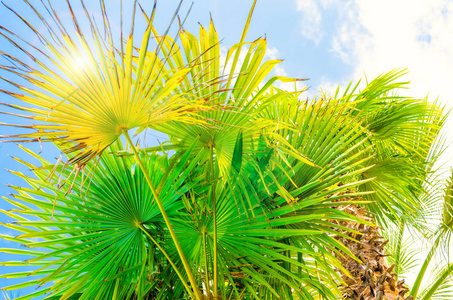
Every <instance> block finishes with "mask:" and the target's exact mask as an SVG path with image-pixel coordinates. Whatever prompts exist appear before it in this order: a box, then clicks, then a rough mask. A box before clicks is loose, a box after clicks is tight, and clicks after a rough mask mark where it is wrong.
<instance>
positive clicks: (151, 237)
mask: <svg viewBox="0 0 453 300" xmlns="http://www.w3.org/2000/svg"><path fill="white" fill-rule="evenodd" d="M138 226H139V228H140V229H141V230H142V231H143V233H144V234H146V236H148V237H149V238H150V240H151V241H152V242H153V243H154V244H155V245H156V247H157V248H159V250H160V251H161V252H162V254H163V255H165V257H166V258H167V260H168V262H169V263H170V265H171V266H172V267H173V269H174V270H175V272H176V274H178V277H179V278H180V279H181V282H182V284H183V285H184V287H185V288H186V290H187V292H188V293H189V295H190V296H191V297H192V298H195V297H194V295H193V293H192V290H191V289H190V286H189V285H188V284H187V281H186V280H185V278H184V276H183V275H182V274H181V272H180V271H179V269H178V267H176V265H175V263H174V262H173V260H172V259H171V258H170V256H169V255H168V253H167V252H166V251H165V250H164V248H162V247H161V245H159V243H158V242H157V241H156V240H155V239H154V238H153V236H152V235H151V234H150V233H149V232H148V230H146V228H145V226H143V224H139V225H138Z"/></svg>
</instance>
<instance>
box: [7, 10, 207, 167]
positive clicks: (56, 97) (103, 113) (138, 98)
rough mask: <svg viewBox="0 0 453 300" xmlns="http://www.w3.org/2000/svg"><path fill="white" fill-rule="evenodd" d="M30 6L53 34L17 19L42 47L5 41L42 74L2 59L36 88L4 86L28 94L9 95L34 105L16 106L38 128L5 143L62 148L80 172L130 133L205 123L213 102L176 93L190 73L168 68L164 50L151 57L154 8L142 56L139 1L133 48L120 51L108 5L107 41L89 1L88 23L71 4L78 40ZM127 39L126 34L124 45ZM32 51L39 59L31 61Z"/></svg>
mask: <svg viewBox="0 0 453 300" xmlns="http://www.w3.org/2000/svg"><path fill="white" fill-rule="evenodd" d="M26 2H27V4H28V5H29V6H30V7H31V9H32V10H33V11H34V12H35V14H36V16H37V17H38V18H39V20H41V23H42V24H41V26H44V27H45V28H46V29H47V31H48V33H49V34H48V35H45V34H44V33H41V32H42V31H38V30H37V29H36V25H35V26H34V25H32V24H31V23H30V22H28V21H27V20H26V19H25V18H24V17H22V16H21V15H20V14H19V13H16V12H14V11H13V12H14V13H16V15H17V16H18V17H19V18H21V20H22V21H23V22H24V23H25V24H26V25H27V26H28V27H29V28H30V29H31V30H32V31H33V33H34V34H35V35H36V36H37V38H38V39H39V41H40V42H41V46H39V45H32V44H30V43H29V42H27V41H25V40H23V39H21V38H20V37H19V36H17V35H16V34H14V33H13V32H12V31H10V30H8V29H6V28H4V27H1V31H0V34H1V35H2V36H3V37H4V38H5V39H6V40H8V41H9V42H11V43H12V44H13V45H14V46H15V47H16V48H17V50H20V51H19V52H24V53H25V54H26V55H27V56H28V57H30V58H31V59H32V61H33V62H34V64H35V65H36V66H37V67H34V66H30V65H27V64H25V63H24V62H23V61H21V60H20V59H19V58H16V57H14V56H13V55H10V54H6V53H2V54H3V55H4V56H7V57H8V58H9V59H10V61H13V62H14V63H15V64H14V65H15V66H3V67H2V69H3V70H6V71H9V72H11V73H13V74H17V75H19V76H21V77H22V78H23V79H25V80H26V81H28V82H30V83H31V84H32V87H28V86H23V85H20V84H18V83H16V82H13V81H11V80H8V79H6V78H3V79H4V80H6V81H7V82H9V83H11V84H12V85H14V86H15V87H17V88H18V89H19V90H21V91H22V92H24V93H23V94H20V93H15V92H11V91H7V90H3V92H4V93H7V94H9V95H12V96H14V97H15V98H16V99H19V100H21V101H23V102H25V103H28V104H30V105H31V107H25V106H23V105H9V106H11V107H14V108H17V109H20V110H24V111H26V112H29V113H31V114H33V115H31V116H22V117H26V118H28V119H31V120H33V121H35V122H37V124H36V125H30V126H29V125H17V126H20V127H25V128H30V129H34V130H35V132H32V133H25V134H18V135H7V136H3V138H11V139H12V140H13V141H20V140H24V139H25V140H40V141H46V140H51V141H56V142H58V143H59V144H60V146H61V147H63V149H64V150H65V151H66V152H71V153H75V155H74V156H73V157H72V158H71V163H73V164H78V165H79V167H81V166H83V165H85V164H86V163H87V162H88V161H90V160H91V159H93V158H94V157H96V156H98V155H100V154H101V153H102V152H103V151H104V150H105V148H107V147H108V146H109V145H110V144H111V143H113V142H114V141H115V140H116V139H117V138H118V137H119V136H120V135H122V134H123V132H124V131H127V130H129V129H133V128H142V129H143V128H147V127H149V126H151V125H156V124H159V123H164V122H169V121H176V120H177V121H180V122H183V123H185V122H186V123H196V124H203V123H205V121H203V120H202V119H200V118H197V117H196V116H197V112H199V111H201V110H207V109H210V107H209V105H208V104H207V103H206V101H205V100H204V99H202V98H196V97H194V95H193V94H191V95H188V94H186V95H184V96H183V95H181V94H179V93H175V90H176V89H177V87H178V85H179V84H180V82H181V81H183V79H184V78H185V77H186V76H187V74H188V73H189V72H190V71H191V68H190V67H187V66H186V65H181V64H180V65H177V66H174V68H173V69H170V68H168V65H166V64H165V62H166V61H167V60H168V58H159V57H158V54H159V51H160V50H159V45H157V46H156V49H155V50H154V51H148V49H149V48H151V47H152V46H151V43H150V38H151V36H152V32H151V31H152V22H153V17H154V14H155V8H154V9H153V11H152V14H151V16H150V18H148V24H147V28H146V30H145V33H144V35H143V37H142V40H141V48H140V49H139V50H135V48H134V20H135V6H136V4H137V2H136V1H135V4H134V12H133V15H132V16H131V19H132V25H131V29H130V33H129V35H128V36H127V38H126V41H123V40H120V41H119V43H120V45H118V44H117V43H116V42H117V41H116V40H115V39H114V38H113V34H112V32H111V28H110V23H109V18H108V15H107V12H106V10H105V7H104V2H103V1H101V2H100V3H101V6H102V8H103V10H102V17H103V23H104V24H103V25H104V31H105V32H107V35H106V36H104V37H103V35H102V34H101V31H100V29H99V28H98V27H97V26H96V22H95V21H94V19H93V17H91V16H90V15H89V13H88V11H87V8H86V7H85V5H84V2H83V1H82V2H81V3H82V6H83V10H84V11H85V14H86V15H85V18H82V17H81V16H76V15H75V14H74V13H73V11H74V9H73V6H72V5H71V4H70V2H69V1H67V6H68V7H67V8H68V11H70V13H71V19H72V22H73V24H74V33H73V34H72V35H71V34H70V33H68V32H70V30H67V29H66V27H65V24H63V23H62V22H61V20H60V18H59V16H58V15H57V13H56V12H55V11H54V10H53V9H52V7H51V6H50V7H48V6H46V5H44V4H43V6H44V8H45V9H46V10H47V11H48V12H49V14H50V16H49V17H51V18H52V19H53V20H54V21H55V22H56V23H55V26H52V25H51V24H49V23H48V21H47V20H48V17H46V16H44V15H42V14H41V13H40V12H39V9H38V8H35V7H34V6H33V5H32V4H30V3H29V2H28V1H26ZM43 3H44V2H43ZM49 5H50V4H49ZM11 10H12V9H11ZM83 22H86V23H87V24H89V26H90V30H91V32H90V33H91V36H92V40H89V39H88V38H87V37H86V36H87V34H85V33H84V32H83V30H82V29H81V28H82V27H81V24H82V23H83ZM122 36H123V32H122V29H121V38H122ZM15 40H19V41H18V42H16V41H15ZM20 44H23V46H21V45H20ZM27 48H31V49H33V50H34V52H37V53H38V54H39V55H32V54H31V52H30V51H28V50H26V49H27ZM145 60H148V63H145ZM38 67H39V68H38ZM2 125H9V124H2ZM13 126H15V125H13Z"/></svg>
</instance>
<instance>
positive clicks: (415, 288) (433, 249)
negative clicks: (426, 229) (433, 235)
mask: <svg viewBox="0 0 453 300" xmlns="http://www.w3.org/2000/svg"><path fill="white" fill-rule="evenodd" d="M440 238H441V235H439V236H438V237H437V239H436V241H435V242H434V245H433V246H432V247H431V250H429V253H428V255H427V256H426V259H425V261H424V262H423V265H422V267H421V269H420V272H419V273H418V276H417V279H416V280H415V282H414V285H413V286H412V290H411V295H412V296H413V297H414V299H417V294H418V291H419V290H420V286H421V283H422V280H423V277H424V276H425V273H426V270H427V269H428V266H429V263H430V262H431V259H432V258H433V256H434V254H435V253H436V250H437V247H438V246H439V244H440Z"/></svg>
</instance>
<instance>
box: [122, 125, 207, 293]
mask: <svg viewBox="0 0 453 300" xmlns="http://www.w3.org/2000/svg"><path fill="white" fill-rule="evenodd" d="M123 134H124V136H125V138H126V140H127V142H128V143H129V145H131V148H132V151H133V152H134V158H135V160H136V161H137V163H138V164H139V166H140V168H141V170H142V172H143V175H144V176H145V179H146V182H147V183H148V186H149V188H150V190H151V193H152V194H153V196H154V200H155V201H156V204H157V206H158V207H159V210H160V213H161V214H162V217H163V218H164V221H165V224H166V225H167V228H168V231H169V232H170V235H171V238H172V240H173V242H174V243H175V247H176V250H177V251H178V254H179V257H180V258H181V261H182V263H183V265H184V269H185V271H186V274H187V277H188V278H189V281H190V284H191V285H192V289H193V293H194V295H195V298H196V299H198V300H201V296H200V292H199V290H198V285H197V284H196V282H195V279H194V277H193V274H192V270H191V268H190V265H189V263H188V262H187V259H186V257H185V255H184V252H183V251H182V248H181V245H180V244H179V242H178V238H177V237H176V234H175V231H174V230H173V227H172V225H171V223H170V219H169V218H168V215H167V213H166V212H165V209H164V206H163V205H162V202H161V201H160V198H159V194H158V193H157V191H156V188H155V187H154V185H153V183H152V182H151V178H150V177H149V174H148V171H147V170H146V168H145V165H144V164H143V161H142V160H141V159H140V155H139V153H138V151H137V148H136V147H135V146H134V143H133V142H132V140H131V137H130V136H129V133H128V132H127V131H126V130H123Z"/></svg>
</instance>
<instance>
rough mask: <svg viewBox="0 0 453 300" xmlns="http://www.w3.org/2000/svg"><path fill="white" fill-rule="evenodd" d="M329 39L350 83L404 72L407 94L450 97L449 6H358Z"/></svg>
mask: <svg viewBox="0 0 453 300" xmlns="http://www.w3.org/2000/svg"><path fill="white" fill-rule="evenodd" d="M353 9H354V10H355V11H354V13H352V14H350V17H348V18H345V19H344V20H343V22H342V24H341V26H340V27H339V29H338V32H336V33H335V34H333V38H332V49H333V51H334V52H335V53H336V54H337V55H338V56H339V57H340V58H341V59H342V60H343V61H344V62H346V63H348V64H350V65H351V66H352V67H353V72H352V73H353V74H348V75H352V77H353V78H360V77H363V72H365V73H366V74H367V76H368V77H369V78H373V77H375V76H377V75H379V74H381V73H384V72H387V71H390V70H392V69H394V68H408V70H409V72H410V73H409V75H408V76H407V79H409V80H411V90H410V93H411V95H413V96H416V97H424V96H426V95H427V94H428V92H429V93H430V96H432V97H437V96H440V98H441V99H443V100H444V101H445V102H446V100H447V98H448V97H450V88H449V85H450V82H452V80H453V46H452V44H451V41H452V37H453V2H451V1H443V0H432V1H424V0H398V1H395V0H383V1H379V2H377V1H358V0H356V1H355V3H354V6H353Z"/></svg>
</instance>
